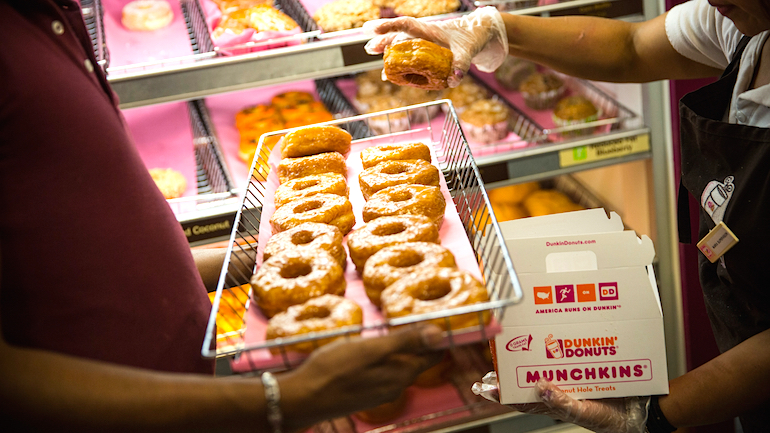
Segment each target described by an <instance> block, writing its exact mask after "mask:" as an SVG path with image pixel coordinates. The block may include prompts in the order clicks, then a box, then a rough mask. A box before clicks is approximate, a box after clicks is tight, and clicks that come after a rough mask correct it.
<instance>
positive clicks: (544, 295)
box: [535, 286, 553, 305]
mask: <svg viewBox="0 0 770 433" xmlns="http://www.w3.org/2000/svg"><path fill="white" fill-rule="evenodd" d="M551 293H552V292H551V286H541V287H535V305H537V304H553V296H552V295H551Z"/></svg>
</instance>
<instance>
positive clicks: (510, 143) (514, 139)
mask: <svg viewBox="0 0 770 433" xmlns="http://www.w3.org/2000/svg"><path fill="white" fill-rule="evenodd" d="M336 84H337V87H339V89H340V91H342V93H343V94H344V95H345V97H346V98H347V99H348V100H349V101H352V102H355V100H356V93H357V90H358V87H357V86H356V82H355V80H353V79H339V80H337V81H336ZM444 117H445V115H444V114H443V113H441V114H437V115H435V116H433V119H432V120H431V126H432V127H433V128H438V129H441V127H442V125H443V124H444V120H445V119H444ZM413 127H416V128H419V127H420V125H413ZM466 138H467V137H466ZM468 146H470V148H471V154H472V155H473V156H474V157H481V156H487V155H494V154H497V153H504V152H510V151H512V150H516V149H522V148H525V147H527V146H530V143H528V142H527V141H524V140H522V139H521V137H519V136H518V135H516V134H514V133H513V132H511V133H509V134H508V136H507V137H505V138H504V139H502V140H500V141H499V142H497V143H491V144H484V143H478V142H475V141H473V140H468Z"/></svg>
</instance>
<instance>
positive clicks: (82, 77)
mask: <svg viewBox="0 0 770 433" xmlns="http://www.w3.org/2000/svg"><path fill="white" fill-rule="evenodd" d="M0 40H2V41H3V43H2V46H3V47H2V50H0V248H2V274H1V278H2V280H1V281H0V311H1V316H0V317H1V318H2V330H3V336H4V338H5V339H6V341H7V342H8V343H10V344H13V345H18V346H25V347H33V348H40V349H46V350H52V351H56V352H61V353H67V354H71V355H76V356H81V357H86V358H93V359H97V360H103V361H109V362H114V363H119V364H125V365H131V366H136V367H143V368H150V369H156V370H163V371H178V372H201V373H202V372H206V373H211V372H212V363H211V362H210V361H207V360H204V359H202V357H201V355H200V353H201V346H202V342H203V336H204V332H205V327H206V323H207V320H208V314H209V311H210V309H211V303H210V302H209V299H208V296H207V295H206V291H205V288H204V287H203V284H202V282H201V279H200V276H199V274H198V272H197V269H196V267H195V263H194V261H193V259H192V256H191V254H190V249H189V245H188V243H187V240H186V238H185V236H184V234H183V232H182V230H181V228H180V225H179V223H178V222H177V220H176V218H175V216H174V214H173V213H172V212H171V210H170V208H169V206H168V204H167V203H166V201H165V200H164V198H163V196H162V195H161V194H160V192H159V191H158V189H157V188H156V187H155V184H154V183H153V181H152V179H151V177H150V176H149V173H148V171H147V168H146V167H145V165H144V163H143V162H142V160H141V159H140V158H139V155H138V153H137V151H136V149H135V147H134V145H133V143H132V140H131V138H130V136H129V134H128V133H127V130H126V128H125V124H124V121H123V118H122V116H121V114H120V112H119V110H118V108H117V105H116V100H115V97H114V95H113V93H112V92H111V90H110V89H109V86H108V85H107V83H106V80H105V79H104V77H103V76H102V75H101V73H100V71H99V69H98V67H97V66H96V59H95V58H94V56H93V51H92V48H91V45H90V41H89V39H88V36H87V33H86V30H85V26H84V24H83V19H82V17H81V15H80V11H79V7H78V5H77V3H75V2H74V1H71V0H58V1H53V0H38V1H31V0H22V1H11V2H0ZM89 62H90V65H89V64H88V63H89ZM90 66H93V67H90ZM158 121H159V122H162V121H163V119H158Z"/></svg>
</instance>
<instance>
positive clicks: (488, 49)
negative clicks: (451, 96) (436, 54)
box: [363, 6, 508, 87]
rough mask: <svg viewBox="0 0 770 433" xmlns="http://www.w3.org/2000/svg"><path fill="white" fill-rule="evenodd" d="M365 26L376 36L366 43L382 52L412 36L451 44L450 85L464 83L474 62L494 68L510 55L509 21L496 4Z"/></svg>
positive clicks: (372, 50)
mask: <svg viewBox="0 0 770 433" xmlns="http://www.w3.org/2000/svg"><path fill="white" fill-rule="evenodd" d="M363 29H364V32H365V33H366V34H369V35H371V36H374V37H373V38H372V39H371V40H370V41H369V42H368V43H367V44H366V47H365V49H366V52H367V53H369V54H381V53H382V52H384V51H385V48H387V47H388V45H390V44H392V43H394V42H400V41H402V40H405V39H412V38H420V39H425V40H428V41H431V42H435V43H437V44H439V45H441V46H444V47H447V48H449V49H450V50H451V51H452V54H453V55H454V60H453V62H452V63H453V64H452V68H453V74H452V75H451V76H450V77H449V79H447V84H448V85H449V87H456V86H457V85H458V84H460V80H461V79H462V78H463V76H465V74H466V73H467V72H468V69H469V68H470V66H471V63H473V64H474V65H476V67H478V68H479V70H480V71H484V72H492V71H494V70H495V69H497V68H498V67H500V65H501V64H502V63H503V60H505V57H506V56H507V55H508V35H507V33H506V31H505V23H503V17H502V16H501V15H500V12H499V11H498V10H497V8H494V7H492V6H487V7H483V8H479V9H476V10H475V11H473V12H471V13H470V14H468V15H464V16H462V17H459V18H454V19H449V20H445V21H433V22H426V21H420V20H418V19H416V18H412V17H399V18H394V19H382V20H373V21H369V22H366V23H364V27H363ZM376 35H378V36H376Z"/></svg>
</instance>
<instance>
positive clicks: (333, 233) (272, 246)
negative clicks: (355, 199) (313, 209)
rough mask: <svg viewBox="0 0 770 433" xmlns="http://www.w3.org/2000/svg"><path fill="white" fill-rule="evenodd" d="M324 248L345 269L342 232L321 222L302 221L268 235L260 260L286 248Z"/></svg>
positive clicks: (345, 253) (300, 249)
mask: <svg viewBox="0 0 770 433" xmlns="http://www.w3.org/2000/svg"><path fill="white" fill-rule="evenodd" d="M317 249H318V250H324V251H326V252H328V253H329V254H331V256H332V257H334V260H336V261H337V263H339V264H340V266H342V269H345V267H346V266H347V263H348V253H347V252H345V248H344V247H343V246H342V232H340V229H338V228H337V227H335V226H332V225H329V224H321V223H303V224H300V225H298V226H296V227H293V228H290V229H289V230H286V231H283V232H281V233H278V234H276V235H273V236H271V237H270V239H269V240H268V241H267V244H266V245H265V250H264V251H263V252H262V260H263V261H265V260H268V259H270V257H272V256H274V255H276V254H278V253H280V252H281V251H286V250H296V251H302V250H310V251H311V252H312V251H313V250H317Z"/></svg>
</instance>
